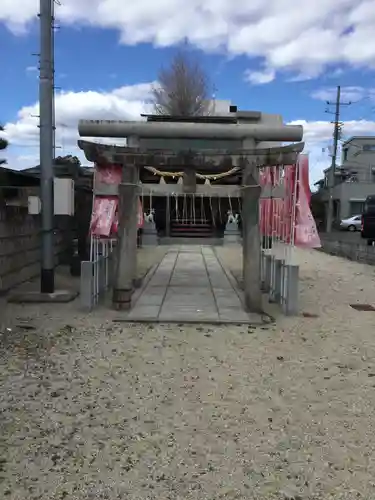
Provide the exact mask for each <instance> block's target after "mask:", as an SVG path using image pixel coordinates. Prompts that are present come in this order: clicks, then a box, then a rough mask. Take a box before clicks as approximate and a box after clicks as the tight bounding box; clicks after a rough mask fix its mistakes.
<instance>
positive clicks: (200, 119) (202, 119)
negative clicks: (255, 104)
mask: <svg viewBox="0 0 375 500" xmlns="http://www.w3.org/2000/svg"><path fill="white" fill-rule="evenodd" d="M141 116H142V117H143V118H147V121H148V122H189V123H237V117H236V115H235V114H233V115H223V116H220V115H219V116H217V115H209V116H171V115H141Z"/></svg>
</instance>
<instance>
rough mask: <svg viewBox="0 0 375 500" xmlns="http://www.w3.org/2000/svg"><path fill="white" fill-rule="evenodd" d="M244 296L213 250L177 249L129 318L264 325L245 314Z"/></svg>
mask: <svg viewBox="0 0 375 500" xmlns="http://www.w3.org/2000/svg"><path fill="white" fill-rule="evenodd" d="M240 294H241V292H240V290H239V289H238V288H237V283H236V282H235V280H234V279H233V278H232V276H231V275H230V273H227V272H225V270H224V269H223V267H222V266H221V264H220V263H219V261H218V259H217V257H216V255H215V253H214V251H213V249H212V248H211V247H204V246H199V245H188V246H180V247H175V248H172V249H171V250H170V251H169V252H168V253H167V254H166V255H165V257H164V258H163V260H162V261H161V263H160V264H159V266H158V267H157V269H156V271H155V272H154V274H153V275H152V277H151V279H150V281H149V282H148V283H147V284H146V286H145V288H144V290H143V291H142V293H141V294H140V296H139V298H138V300H136V301H135V304H134V307H133V309H132V310H131V312H130V313H129V314H128V316H127V318H128V319H130V320H132V321H153V322H155V321H156V322H157V321H159V322H166V323H169V322H181V323H182V322H187V323H191V322H197V321H201V322H206V321H208V322H212V323H223V322H224V323H227V322H228V323H231V322H232V323H233V322H238V323H251V324H262V318H261V316H260V315H258V314H248V313H247V312H245V311H244V308H243V305H242V302H241V300H240Z"/></svg>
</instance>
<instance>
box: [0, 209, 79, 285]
mask: <svg viewBox="0 0 375 500" xmlns="http://www.w3.org/2000/svg"><path fill="white" fill-rule="evenodd" d="M56 224H57V227H56V230H55V258H56V265H57V264H59V263H61V261H62V259H63V258H64V256H66V253H67V252H68V251H69V248H70V249H71V232H69V231H67V229H66V228H67V224H66V221H65V220H62V219H61V220H57V221H56ZM40 266H41V225H40V217H38V216H32V215H29V214H28V213H27V206H6V205H5V204H0V294H1V293H5V292H7V291H8V290H10V289H11V288H13V287H14V286H16V285H18V284H20V283H23V282H25V281H27V280H29V279H30V278H33V277H36V276H38V275H39V274H40Z"/></svg>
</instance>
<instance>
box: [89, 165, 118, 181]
mask: <svg viewBox="0 0 375 500" xmlns="http://www.w3.org/2000/svg"><path fill="white" fill-rule="evenodd" d="M121 178H122V168H121V166H120V165H96V166H95V180H96V181H97V182H102V183H104V184H120V183H121Z"/></svg>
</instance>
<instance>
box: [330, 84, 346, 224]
mask: <svg viewBox="0 0 375 500" xmlns="http://www.w3.org/2000/svg"><path fill="white" fill-rule="evenodd" d="M327 104H328V106H331V105H332V104H334V105H335V112H334V113H335V121H334V122H333V124H334V129H333V151H332V162H331V168H330V171H329V179H328V184H329V185H328V210H327V218H326V231H327V233H330V232H331V231H332V222H333V188H334V187H335V170H336V159H337V146H338V142H339V139H340V136H341V128H342V123H341V122H340V109H341V106H349V105H350V104H351V102H341V87H340V85H339V86H338V87H337V94H336V102H335V103H332V102H329V101H327ZM327 112H328V111H327Z"/></svg>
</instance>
